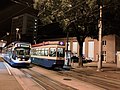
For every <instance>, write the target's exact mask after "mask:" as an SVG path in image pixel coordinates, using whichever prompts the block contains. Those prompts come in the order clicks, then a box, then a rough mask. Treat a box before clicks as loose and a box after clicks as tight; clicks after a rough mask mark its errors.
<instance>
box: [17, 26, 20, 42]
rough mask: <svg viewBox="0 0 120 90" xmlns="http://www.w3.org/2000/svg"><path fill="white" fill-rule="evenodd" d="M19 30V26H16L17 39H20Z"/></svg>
mask: <svg viewBox="0 0 120 90" xmlns="http://www.w3.org/2000/svg"><path fill="white" fill-rule="evenodd" d="M19 30H20V29H19V28H16V41H17V40H19V39H20V36H19Z"/></svg>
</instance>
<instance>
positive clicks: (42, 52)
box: [41, 48, 44, 56]
mask: <svg viewBox="0 0 120 90" xmlns="http://www.w3.org/2000/svg"><path fill="white" fill-rule="evenodd" d="M41 56H44V48H42V49H41Z"/></svg>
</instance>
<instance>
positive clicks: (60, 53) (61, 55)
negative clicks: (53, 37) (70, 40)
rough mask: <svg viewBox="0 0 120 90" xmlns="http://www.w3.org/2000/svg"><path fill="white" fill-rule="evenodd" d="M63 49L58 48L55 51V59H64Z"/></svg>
mask: <svg viewBox="0 0 120 90" xmlns="http://www.w3.org/2000/svg"><path fill="white" fill-rule="evenodd" d="M64 50H65V49H64V48H58V50H57V57H64V56H65V53H64Z"/></svg>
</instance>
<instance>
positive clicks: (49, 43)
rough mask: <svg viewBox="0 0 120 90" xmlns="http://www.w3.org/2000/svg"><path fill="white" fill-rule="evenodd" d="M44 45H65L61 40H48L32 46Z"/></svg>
mask: <svg viewBox="0 0 120 90" xmlns="http://www.w3.org/2000/svg"><path fill="white" fill-rule="evenodd" d="M44 45H64V42H61V41H47V42H42V43H38V44H34V45H32V47H37V46H44Z"/></svg>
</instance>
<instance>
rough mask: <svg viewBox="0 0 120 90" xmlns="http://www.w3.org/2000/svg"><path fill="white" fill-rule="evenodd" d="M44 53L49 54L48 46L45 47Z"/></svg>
mask: <svg viewBox="0 0 120 90" xmlns="http://www.w3.org/2000/svg"><path fill="white" fill-rule="evenodd" d="M44 55H45V56H48V48H45V49H44Z"/></svg>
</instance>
